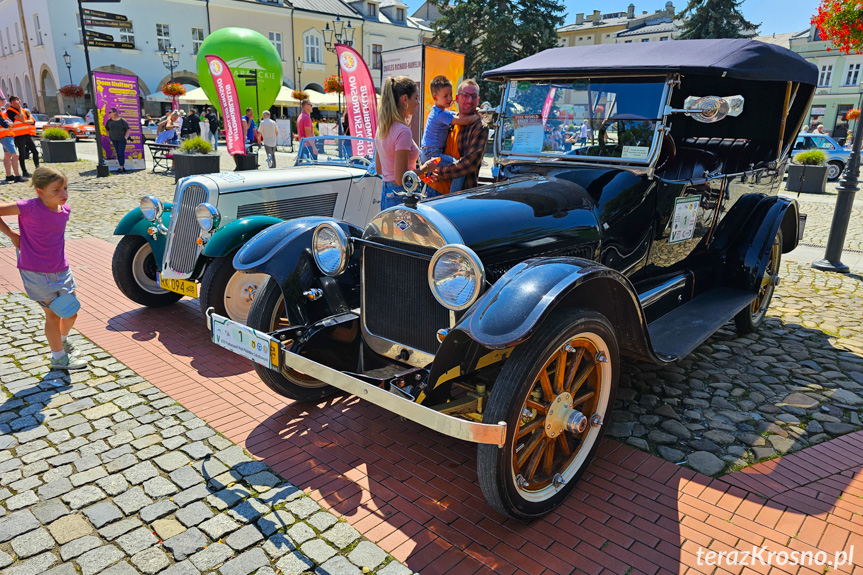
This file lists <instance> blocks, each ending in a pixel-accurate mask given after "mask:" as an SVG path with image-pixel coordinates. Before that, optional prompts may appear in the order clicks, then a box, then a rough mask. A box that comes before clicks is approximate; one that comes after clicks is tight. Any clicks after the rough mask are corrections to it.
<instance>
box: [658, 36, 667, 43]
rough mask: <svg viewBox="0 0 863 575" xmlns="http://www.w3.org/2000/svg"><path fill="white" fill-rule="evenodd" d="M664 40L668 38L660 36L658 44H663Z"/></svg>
mask: <svg viewBox="0 0 863 575" xmlns="http://www.w3.org/2000/svg"><path fill="white" fill-rule="evenodd" d="M666 40H668V36H660V37H659V41H660V42H665V41H666Z"/></svg>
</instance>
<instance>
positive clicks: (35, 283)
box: [0, 167, 87, 371]
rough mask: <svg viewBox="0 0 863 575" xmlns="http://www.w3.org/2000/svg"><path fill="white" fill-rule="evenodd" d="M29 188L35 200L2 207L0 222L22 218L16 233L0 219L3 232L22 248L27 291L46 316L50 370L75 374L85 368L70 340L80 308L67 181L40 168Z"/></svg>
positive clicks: (20, 256) (21, 266)
mask: <svg viewBox="0 0 863 575" xmlns="http://www.w3.org/2000/svg"><path fill="white" fill-rule="evenodd" d="M30 185H31V186H33V187H34V188H35V189H36V197H35V198H30V199H29V200H19V201H17V202H14V203H0V216H18V229H19V231H18V232H15V231H13V230H12V229H10V228H9V226H8V225H7V224H5V223H3V220H2V219H0V232H2V233H4V234H6V235H7V236H9V239H10V240H12V243H13V244H14V245H15V247H16V248H18V270H19V272H20V274H21V280H22V282H23V284H24V290H25V291H26V292H27V295H28V296H30V299H32V300H33V301H35V302H38V303H39V305H40V306H42V309H43V310H44V311H45V337H46V338H47V339H48V345H49V346H50V347H51V363H50V367H51V369H60V370H67V371H68V370H75V369H83V368H85V367H87V362H86V361H82V360H81V359H78V358H77V357H76V351H75V347H74V346H73V345H72V342H70V341H69V340H68V336H69V331H71V329H72V326H74V325H75V318H77V317H78V314H77V311H78V308H79V307H80V304H79V303H78V300H77V298H76V297H75V295H74V294H75V289H76V287H77V286H76V285H75V278H74V277H72V270H70V269H69V262H68V260H67V259H66V244H65V239H64V235H65V232H66V223H67V222H68V221H69V214H70V213H71V208H70V207H69V204H67V203H66V202H67V200H68V198H69V191H68V188H67V180H66V176H65V175H64V174H63V172H61V171H60V170H58V169H56V168H51V167H41V168H36V169H35V170H33V179H32V181H31V182H30Z"/></svg>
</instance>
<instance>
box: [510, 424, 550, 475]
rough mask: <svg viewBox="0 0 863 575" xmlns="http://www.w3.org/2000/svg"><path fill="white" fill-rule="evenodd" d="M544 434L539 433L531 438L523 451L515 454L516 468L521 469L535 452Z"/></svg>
mask: <svg viewBox="0 0 863 575" xmlns="http://www.w3.org/2000/svg"><path fill="white" fill-rule="evenodd" d="M544 437H545V434H544V433H542V431H540V432H539V433H537V434H536V435H535V436H533V437H532V438H531V440H530V443H528V444H527V445H526V446H525V447H524V449H522V450H521V453H519V454H517V457H516V468H517V469H521V468H522V466H524V462H525V461H527V458H528V457H529V456H530V455H531V453H533V452H534V451H536V448H537V447H538V446H539V444H540V442H542V441H543V439H544Z"/></svg>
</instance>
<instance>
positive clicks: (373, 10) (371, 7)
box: [367, 2, 378, 18]
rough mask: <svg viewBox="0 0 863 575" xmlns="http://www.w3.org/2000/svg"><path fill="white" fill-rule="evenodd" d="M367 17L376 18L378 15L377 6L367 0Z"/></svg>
mask: <svg viewBox="0 0 863 575" xmlns="http://www.w3.org/2000/svg"><path fill="white" fill-rule="evenodd" d="M367 15H368V17H369V18H377V17H378V7H377V5H376V4H372V3H371V2H369V11H368V13H367Z"/></svg>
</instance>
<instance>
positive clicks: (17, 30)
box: [15, 22, 24, 52]
mask: <svg viewBox="0 0 863 575" xmlns="http://www.w3.org/2000/svg"><path fill="white" fill-rule="evenodd" d="M15 37H16V38H17V39H18V51H19V52H20V51H21V50H23V49H24V44H22V43H21V29H20V28H18V22H15Z"/></svg>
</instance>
